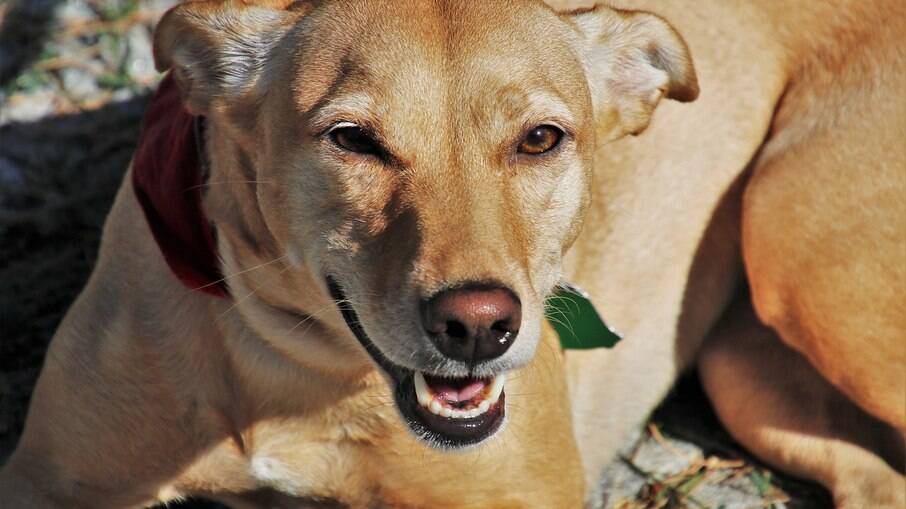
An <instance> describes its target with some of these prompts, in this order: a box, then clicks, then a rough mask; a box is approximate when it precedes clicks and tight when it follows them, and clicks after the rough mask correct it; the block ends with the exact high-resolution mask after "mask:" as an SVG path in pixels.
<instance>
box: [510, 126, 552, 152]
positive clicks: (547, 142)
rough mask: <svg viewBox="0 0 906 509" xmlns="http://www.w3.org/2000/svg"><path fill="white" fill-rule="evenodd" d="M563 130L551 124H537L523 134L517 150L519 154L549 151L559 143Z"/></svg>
mask: <svg viewBox="0 0 906 509" xmlns="http://www.w3.org/2000/svg"><path fill="white" fill-rule="evenodd" d="M561 139H563V131H561V130H560V129H558V128H556V127H554V126H552V125H539V126H538V127H534V128H532V129H531V130H530V131H529V132H527V133H526V134H525V136H524V137H523V138H522V141H521V142H520V143H519V147H518V148H517V150H518V151H519V153H521V154H529V155H539V154H543V153H545V152H549V151H551V150H553V149H554V148H556V147H557V145H559V144H560V140H561Z"/></svg>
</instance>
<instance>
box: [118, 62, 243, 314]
mask: <svg viewBox="0 0 906 509" xmlns="http://www.w3.org/2000/svg"><path fill="white" fill-rule="evenodd" d="M197 120H198V119H197V118H196V117H193V116H192V115H190V114H189V113H188V112H187V111H186V110H185V108H183V106H182V100H181V99H180V95H179V90H178V89H177V86H176V83H175V81H174V80H173V78H172V76H170V75H167V76H166V77H165V78H164V79H163V81H162V82H161V84H160V86H159V87H158V89H157V93H156V94H155V95H154V97H153V98H152V99H151V102H150V104H149V105H148V109H147V111H146V112H145V119H144V123H143V127H142V134H141V138H140V139H139V142H138V149H137V150H136V152H135V158H134V159H133V161H132V187H133V189H135V196H136V197H137V198H138V202H139V203H140V204H141V207H142V210H143V211H144V213H145V219H147V220H148V225H149V226H150V227H151V233H153V234H154V240H156V241H157V245H158V246H159V247H160V251H161V253H163V255H164V258H165V259H166V260H167V264H168V265H169V266H170V270H172V271H173V273H174V274H175V275H176V277H178V278H179V279H180V281H182V282H183V284H185V285H186V286H188V287H189V288H191V289H193V290H199V291H202V292H205V293H208V294H210V295H214V296H217V297H228V296H229V293H228V290H227V286H226V284H225V283H224V280H223V274H222V273H221V272H220V260H219V258H218V256H217V243H216V240H215V235H214V228H213V227H212V226H211V223H210V221H208V218H207V217H205V214H204V209H203V208H202V205H201V199H202V189H203V187H204V183H205V175H203V172H202V168H201V161H202V157H203V155H202V154H200V152H201V151H200V150H199V147H200V142H201V141H202V140H200V139H198V138H199V133H198V132H197V127H196V126H197V123H196V121H197Z"/></svg>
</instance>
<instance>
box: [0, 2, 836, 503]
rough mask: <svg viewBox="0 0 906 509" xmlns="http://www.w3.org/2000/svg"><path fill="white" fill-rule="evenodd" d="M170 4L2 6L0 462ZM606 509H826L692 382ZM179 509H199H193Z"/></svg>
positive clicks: (625, 461) (659, 418)
mask: <svg viewBox="0 0 906 509" xmlns="http://www.w3.org/2000/svg"><path fill="white" fill-rule="evenodd" d="M172 3H173V0H148V1H138V0H132V1H129V0H82V1H76V0H71V1H62V0H19V1H15V0H12V1H9V0H0V239H2V241H0V281H2V282H3V284H2V285H0V463H2V462H3V461H4V460H5V458H6V457H7V456H8V455H9V453H10V452H11V451H12V448H13V447H14V445H15V442H16V439H17V437H18V436H19V434H20V432H21V429H22V424H23V421H24V419H25V412H26V408H27V405H28V400H29V396H30V394H31V390H32V388H33V386H34V383H35V380H36V378H37V375H38V371H39V369H40V366H41V362H42V358H43V355H44V351H45V348H46V346H47V343H48V341H49V340H50V337H51V335H52V334H53V331H54V329H55V328H56V326H57V324H58V323H59V321H60V319H61V318H62V315H63V313H64V312H65V311H66V309H67V307H68V305H69V304H70V303H71V302H72V300H73V299H74V298H75V296H76V294H77V293H78V291H79V289H80V288H81V287H82V285H83V284H84V282H85V280H86V278H87V277H88V274H89V272H90V270H91V267H92V265H93V263H94V259H95V256H96V253H97V246H98V242H99V239H100V228H101V225H102V223H103V220H104V217H105V216H106V214H107V210H108V208H109V207H110V204H111V201H112V199H113V195H114V192H115V191H116V189H117V187H118V186H119V183H120V180H121V178H122V175H123V172H124V170H125V169H126V166H127V164H128V162H129V158H130V156H131V153H132V150H133V148H134V146H135V143H136V140H137V137H138V134H139V123H140V120H141V117H142V113H143V110H144V106H145V104H146V102H147V99H148V93H149V91H150V90H151V89H152V88H153V86H154V85H155V84H156V82H157V80H158V79H159V78H160V76H159V75H158V74H157V73H156V72H154V69H153V65H152V61H151V48H150V33H151V30H152V27H153V24H154V22H155V21H156V20H157V19H158V17H159V16H160V13H161V12H162V11H163V10H164V9H165V8H166V7H168V6H169V5H172ZM602 483H603V484H604V488H605V489H604V492H605V493H606V494H607V495H606V506H607V507H610V508H615V509H616V508H618V509H642V508H645V509H655V508H682V507H690V508H704V507H708V508H720V507H724V508H725V509H731V508H739V509H742V508H746V509H749V508H752V509H754V508H759V507H771V506H774V507H778V508H782V507H787V508H803V509H819V508H825V507H831V503H830V498H829V496H828V494H827V492H826V491H825V490H823V489H822V488H820V487H818V486H816V485H814V484H810V483H806V482H803V481H799V480H796V479H792V478H789V477H787V476H784V475H782V474H779V473H775V472H772V471H771V470H770V469H768V468H766V467H765V466H764V465H761V464H759V463H758V462H757V461H755V460H754V459H753V458H752V457H751V456H750V455H748V454H747V453H746V452H744V451H743V450H742V449H741V448H740V447H739V446H738V445H737V444H735V443H734V442H733V441H732V439H730V437H729V436H728V435H727V433H726V432H725V431H724V430H723V429H722V428H721V426H720V424H719V423H718V422H717V419H716V418H715V416H714V413H713V411H712V410H711V408H710V406H709V405H708V403H707V401H706V399H705V397H704V396H703V394H702V391H701V388H700V386H699V384H698V381H697V379H696V377H695V374H694V373H692V374H690V375H689V376H687V377H686V378H684V379H683V380H682V381H681V382H680V383H679V384H678V386H677V388H676V390H675V391H674V393H673V394H672V395H671V396H670V397H669V398H668V399H667V401H666V402H665V403H664V404H663V405H662V406H661V407H660V408H659V409H658V410H656V411H655V413H654V414H653V416H652V419H651V422H650V423H648V424H647V425H646V426H645V427H643V428H642V429H640V430H639V431H638V433H636V435H635V436H634V437H632V438H631V439H630V440H628V441H627V443H626V447H625V449H624V451H623V453H622V454H621V456H620V457H619V458H618V459H617V460H616V461H615V462H614V463H613V464H612V465H611V466H610V467H609V468H608V470H607V472H606V473H605V475H604V478H603V480H602ZM170 507H181V508H182V509H190V508H192V509H197V508H200V507H211V505H210V504H207V503H205V502H202V501H191V502H187V503H186V504H184V505H181V506H173V505H171V506H170Z"/></svg>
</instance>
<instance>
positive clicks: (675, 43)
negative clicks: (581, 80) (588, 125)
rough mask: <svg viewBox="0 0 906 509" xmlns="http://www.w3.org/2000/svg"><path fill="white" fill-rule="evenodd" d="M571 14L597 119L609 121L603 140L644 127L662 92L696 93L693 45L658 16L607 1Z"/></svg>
mask: <svg viewBox="0 0 906 509" xmlns="http://www.w3.org/2000/svg"><path fill="white" fill-rule="evenodd" d="M567 16H568V17H569V18H570V19H571V20H572V22H573V23H574V25H575V27H576V29H577V30H578V31H579V34H580V37H581V40H582V43H581V47H580V48H579V53H580V58H581V59H582V61H583V65H584V66H585V70H586V74H587V76H588V80H589V86H590V89H591V92H592V101H593V103H594V107H595V115H596V117H597V119H598V120H597V122H598V124H599V126H601V128H604V127H605V125H604V124H607V127H608V130H607V132H606V133H603V135H604V137H605V138H606V140H604V141H608V140H611V139H615V138H619V137H621V136H623V135H625V134H638V133H640V132H642V131H643V130H645V128H646V127H647V126H648V122H649V121H650V119H651V114H652V113H653V112H654V109H655V108H656V107H657V105H658V103H659V102H660V100H661V98H662V97H665V96H666V97H667V98H668V99H675V100H677V101H682V102H687V101H693V100H695V98H696V97H698V81H697V78H696V76H695V69H694V67H693V65H692V57H691V55H690V54H689V48H688V47H686V43H685V41H683V39H682V37H680V35H679V34H678V33H677V32H676V30H674V29H673V27H671V26H670V25H669V24H667V22H666V21H664V20H663V19H661V18H660V17H658V16H656V15H654V14H650V13H647V12H631V11H620V10H616V9H612V8H609V7H606V6H603V5H598V6H595V7H593V8H590V9H585V10H580V11H575V12H572V13H568V14H567ZM614 120H615V121H616V124H614V122H613V121H614Z"/></svg>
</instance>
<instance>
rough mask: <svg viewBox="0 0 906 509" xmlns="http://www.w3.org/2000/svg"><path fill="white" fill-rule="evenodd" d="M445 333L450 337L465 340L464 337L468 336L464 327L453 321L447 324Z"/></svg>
mask: <svg viewBox="0 0 906 509" xmlns="http://www.w3.org/2000/svg"><path fill="white" fill-rule="evenodd" d="M446 333H447V335H448V336H450V337H454V338H460V339H465V338H466V336H468V335H469V331H468V330H467V329H466V326H465V325H463V324H461V323H459V322H457V321H453V320H451V321H449V322H447V330H446Z"/></svg>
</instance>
